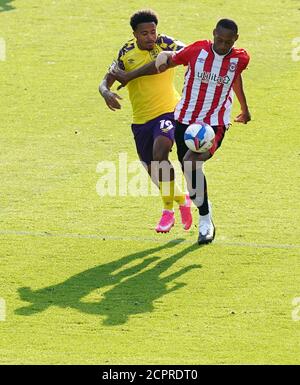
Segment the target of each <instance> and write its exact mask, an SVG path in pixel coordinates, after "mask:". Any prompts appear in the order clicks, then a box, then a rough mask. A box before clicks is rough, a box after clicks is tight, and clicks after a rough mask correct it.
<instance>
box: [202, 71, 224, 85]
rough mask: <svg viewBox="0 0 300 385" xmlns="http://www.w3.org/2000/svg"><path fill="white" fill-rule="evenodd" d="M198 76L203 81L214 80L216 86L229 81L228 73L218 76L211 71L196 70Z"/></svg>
mask: <svg viewBox="0 0 300 385" xmlns="http://www.w3.org/2000/svg"><path fill="white" fill-rule="evenodd" d="M197 76H198V78H200V79H201V80H202V82H203V83H209V82H214V83H217V86H221V85H226V84H229V83H230V77H229V76H228V75H226V76H220V75H217V74H214V73H211V72H206V71H203V72H201V73H200V72H198V74H197Z"/></svg>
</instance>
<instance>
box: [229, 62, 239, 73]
mask: <svg viewBox="0 0 300 385" xmlns="http://www.w3.org/2000/svg"><path fill="white" fill-rule="evenodd" d="M236 67H237V64H236V63H230V66H229V71H230V72H235V70H236Z"/></svg>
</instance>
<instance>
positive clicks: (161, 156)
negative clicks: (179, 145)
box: [153, 148, 169, 162]
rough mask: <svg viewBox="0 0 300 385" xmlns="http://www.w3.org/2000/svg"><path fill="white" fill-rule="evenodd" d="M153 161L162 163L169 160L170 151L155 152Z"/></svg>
mask: <svg viewBox="0 0 300 385" xmlns="http://www.w3.org/2000/svg"><path fill="white" fill-rule="evenodd" d="M153 159H154V161H156V162H162V161H164V160H168V159H169V149H168V148H160V149H156V150H154V151H153Z"/></svg>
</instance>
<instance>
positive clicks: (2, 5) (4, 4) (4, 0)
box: [0, 0, 15, 12]
mask: <svg viewBox="0 0 300 385" xmlns="http://www.w3.org/2000/svg"><path fill="white" fill-rule="evenodd" d="M13 1H14V0H0V12H7V11H12V10H13V9H15V7H13V6H12V5H11V4H10V3H12V2H13Z"/></svg>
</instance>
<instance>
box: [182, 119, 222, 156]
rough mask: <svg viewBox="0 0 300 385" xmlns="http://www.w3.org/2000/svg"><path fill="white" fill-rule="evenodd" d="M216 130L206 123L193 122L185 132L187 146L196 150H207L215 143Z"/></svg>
mask: <svg viewBox="0 0 300 385" xmlns="http://www.w3.org/2000/svg"><path fill="white" fill-rule="evenodd" d="M214 139H215V132H214V130H213V128H212V127H211V126H210V125H209V124H206V123H203V122H201V123H199V122H197V123H193V124H191V125H189V126H188V128H187V129H186V131H185V133H184V141H185V144H186V145H187V147H188V148H189V149H190V150H192V151H194V152H206V151H207V150H209V149H210V148H211V147H212V145H213V144H214Z"/></svg>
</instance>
